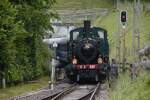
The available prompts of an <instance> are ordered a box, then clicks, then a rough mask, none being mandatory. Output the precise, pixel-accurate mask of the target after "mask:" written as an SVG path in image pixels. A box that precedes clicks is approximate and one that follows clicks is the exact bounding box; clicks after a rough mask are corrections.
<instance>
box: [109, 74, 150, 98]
mask: <svg viewBox="0 0 150 100" xmlns="http://www.w3.org/2000/svg"><path fill="white" fill-rule="evenodd" d="M149 77H150V74H149V72H148V73H146V72H142V73H141V75H139V76H138V77H137V78H136V79H135V80H131V79H130V77H129V74H126V75H121V77H120V78H119V80H118V82H117V85H116V87H115V88H114V89H113V90H110V95H109V99H108V100H150V95H149V94H150V91H149V90H150V84H149V82H150V78H149Z"/></svg>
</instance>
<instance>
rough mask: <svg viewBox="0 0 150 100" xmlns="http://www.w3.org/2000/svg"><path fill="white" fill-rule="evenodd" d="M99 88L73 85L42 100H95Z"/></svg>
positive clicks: (98, 85) (98, 86)
mask: <svg viewBox="0 0 150 100" xmlns="http://www.w3.org/2000/svg"><path fill="white" fill-rule="evenodd" d="M99 88H100V83H98V84H97V85H78V84H74V85H72V86H70V87H69V88H67V89H65V90H64V91H61V92H60V93H57V94H55V95H53V96H51V97H49V98H46V99H43V100H96V98H97V95H98V92H99Z"/></svg>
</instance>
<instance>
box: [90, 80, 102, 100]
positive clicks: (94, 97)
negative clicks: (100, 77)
mask: <svg viewBox="0 0 150 100" xmlns="http://www.w3.org/2000/svg"><path fill="white" fill-rule="evenodd" d="M99 88H100V82H99V83H98V84H97V86H96V88H95V90H94V92H93V93H92V95H91V97H90V100H96V95H97V94H98V91H99Z"/></svg>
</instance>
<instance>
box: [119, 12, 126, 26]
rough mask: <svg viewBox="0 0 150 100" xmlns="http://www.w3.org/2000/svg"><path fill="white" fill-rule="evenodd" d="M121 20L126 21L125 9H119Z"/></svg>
mask: <svg viewBox="0 0 150 100" xmlns="http://www.w3.org/2000/svg"><path fill="white" fill-rule="evenodd" d="M120 17H121V22H122V23H126V22H127V11H121V16H120Z"/></svg>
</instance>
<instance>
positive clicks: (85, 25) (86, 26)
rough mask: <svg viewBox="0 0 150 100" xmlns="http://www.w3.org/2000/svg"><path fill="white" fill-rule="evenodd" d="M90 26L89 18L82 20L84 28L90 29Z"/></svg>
mask: <svg viewBox="0 0 150 100" xmlns="http://www.w3.org/2000/svg"><path fill="white" fill-rule="evenodd" d="M90 27H91V21H90V20H85V21H84V28H85V30H86V29H90Z"/></svg>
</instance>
